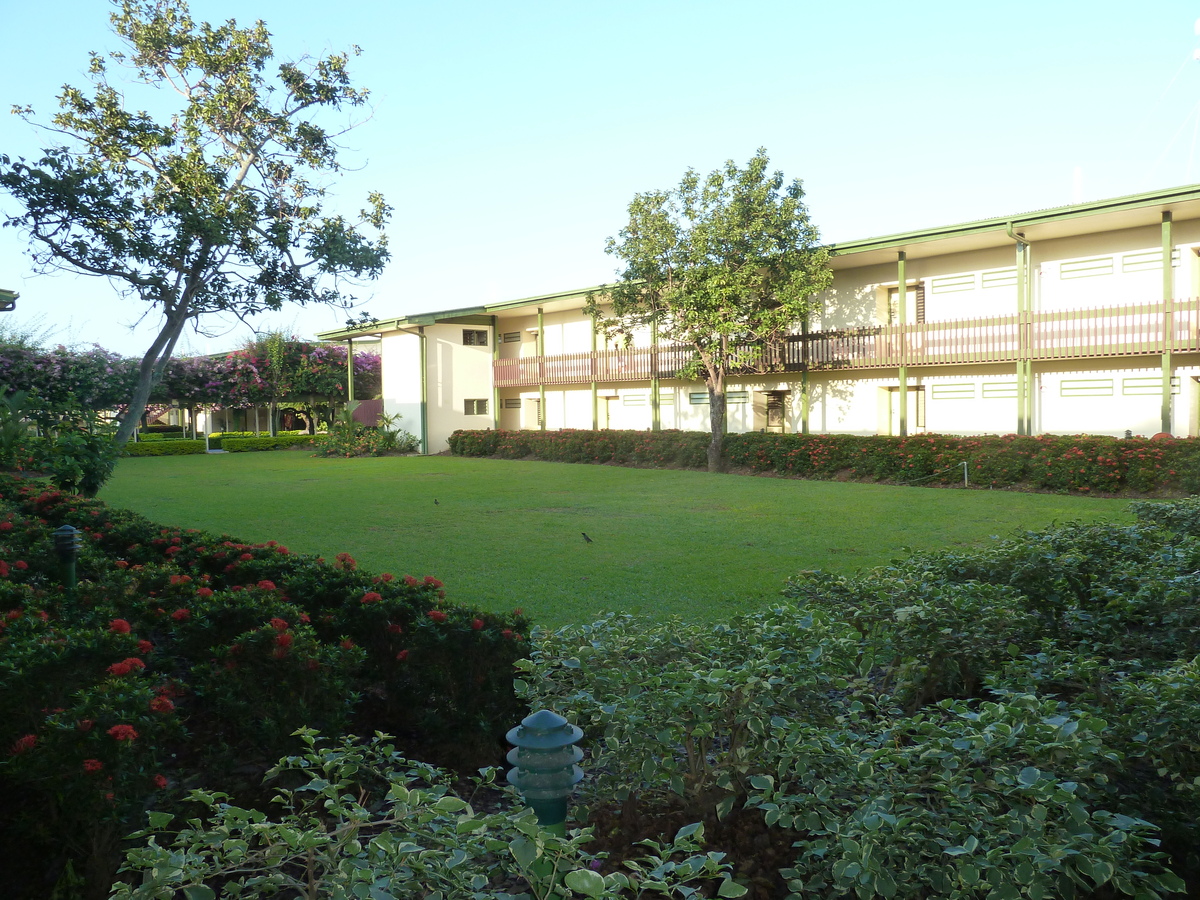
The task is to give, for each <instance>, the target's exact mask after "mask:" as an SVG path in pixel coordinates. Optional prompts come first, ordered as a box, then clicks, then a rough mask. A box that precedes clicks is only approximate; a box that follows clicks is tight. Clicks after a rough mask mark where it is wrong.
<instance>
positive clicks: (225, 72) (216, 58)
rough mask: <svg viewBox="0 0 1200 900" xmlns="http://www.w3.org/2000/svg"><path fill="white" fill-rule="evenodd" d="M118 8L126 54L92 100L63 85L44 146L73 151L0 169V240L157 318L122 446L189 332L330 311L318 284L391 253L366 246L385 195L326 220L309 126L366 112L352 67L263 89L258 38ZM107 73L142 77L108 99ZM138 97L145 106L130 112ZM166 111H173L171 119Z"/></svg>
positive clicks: (173, 0)
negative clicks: (198, 324)
mask: <svg viewBox="0 0 1200 900" xmlns="http://www.w3.org/2000/svg"><path fill="white" fill-rule="evenodd" d="M116 6H117V10H116V12H114V13H113V15H112V23H113V28H114V30H115V32H116V33H117V35H118V36H119V37H120V38H121V39H122V40H123V41H124V43H125V49H124V50H122V51H118V52H114V53H111V54H109V58H107V59H106V58H105V57H104V56H102V55H99V54H93V55H92V58H91V64H90V66H89V69H88V77H89V79H90V81H91V86H90V90H85V89H80V88H78V87H73V86H67V87H64V89H63V91H62V93H61V94H60V95H59V98H58V103H59V112H58V113H57V114H56V115H54V116H53V118H52V120H51V121H52V130H53V131H54V132H55V133H56V134H58V135H61V136H63V137H64V138H66V139H67V140H68V141H71V142H72V144H71V145H69V146H57V147H52V148H48V149H46V150H45V151H44V154H45V155H44V156H43V157H42V158H41V159H40V160H37V161H35V162H32V163H29V162H26V161H24V160H11V159H10V158H8V157H7V156H0V187H2V188H3V189H4V190H6V191H8V192H9V193H10V194H12V195H13V197H14V198H15V199H16V200H17V202H18V203H19V204H20V205H21V206H22V207H24V210H23V212H21V213H20V214H18V215H16V216H13V217H10V219H9V223H8V224H11V225H16V226H19V227H21V228H23V229H25V230H26V231H27V232H28V234H29V236H30V238H31V240H32V242H33V244H34V248H35V249H34V262H35V265H37V266H38V268H39V269H41V270H44V271H48V270H53V269H61V268H67V269H71V270H74V271H76V272H82V273H85V274H89V275H96V276H102V277H105V278H108V279H109V280H111V281H113V282H115V283H117V284H119V285H121V286H122V289H123V290H124V291H125V292H127V293H128V294H129V295H131V296H136V297H137V298H139V299H140V300H141V301H142V302H144V303H146V304H147V305H148V306H149V307H151V308H157V309H158V311H159V312H161V313H162V315H163V325H162V328H161V330H160V332H159V334H158V336H157V337H156V338H155V340H154V341H153V343H152V344H151V346H150V348H149V349H148V350H147V352H146V354H145V356H144V357H143V359H142V362H141V365H140V366H139V371H138V378H137V384H136V387H135V388H134V389H133V391H132V396H131V397H130V398H129V402H128V410H127V413H126V415H125V418H124V419H123V420H122V424H121V430H120V431H119V432H118V440H119V442H121V443H124V442H125V441H126V440H127V439H128V437H129V435H130V434H131V433H132V431H133V429H134V427H135V425H136V422H137V420H138V419H139V418H140V416H141V414H142V412H143V410H144V409H145V406H146V403H147V401H148V399H149V397H150V392H151V389H152V387H153V385H154V384H155V383H156V382H157V381H158V380H159V379H160V378H161V377H162V374H163V372H164V369H165V367H166V364H167V361H168V360H169V359H170V357H171V355H172V353H173V351H174V348H175V344H176V341H177V340H178V338H179V335H180V333H181V332H182V329H183V326H184V325H185V324H186V323H187V322H188V321H189V320H192V319H195V318H198V317H201V316H204V315H206V314H210V313H225V312H233V313H235V314H237V315H239V316H243V317H244V316H248V315H253V314H255V313H258V312H261V311H264V310H278V309H280V308H281V307H282V306H283V305H284V304H285V303H310V302H318V303H333V304H339V303H341V302H342V300H341V298H340V295H339V294H338V292H337V290H336V289H333V288H329V287H325V286H323V282H322V279H323V278H324V277H325V276H333V277H337V276H348V277H352V278H358V277H375V276H377V275H378V274H379V272H380V270H381V269H382V266H383V264H384V263H385V261H386V260H387V256H388V254H387V249H386V241H385V240H384V239H383V238H382V237H380V238H379V239H377V240H374V241H372V240H370V239H369V238H368V237H366V236H365V232H366V231H367V230H368V229H369V230H379V229H381V228H382V227H383V225H384V223H385V222H386V220H387V218H388V216H389V213H390V210H389V208H388V207H387V205H386V204H385V203H384V201H383V198H382V197H380V196H379V195H378V194H371V195H370V196H369V197H368V200H367V204H366V209H364V210H362V211H361V213H360V214H359V216H358V221H349V220H347V219H346V218H345V217H343V216H340V215H327V214H325V211H324V210H323V208H322V202H323V196H324V193H325V189H326V182H327V181H328V178H329V176H330V175H332V174H336V173H337V172H338V171H339V170H340V166H339V164H338V161H337V149H338V148H337V145H336V142H335V140H334V138H333V136H332V135H331V134H330V132H329V131H327V130H326V128H325V127H323V125H322V124H321V123H320V121H319V114H320V112H321V111H323V110H324V111H328V112H329V113H333V114H336V113H337V112H338V111H339V110H343V109H349V108H354V107H358V106H361V105H362V104H363V103H365V102H366V97H367V93H366V91H363V90H361V89H358V88H355V87H354V86H353V85H352V83H351V80H350V76H349V71H348V61H349V58H348V55H347V54H333V55H329V56H326V57H324V58H319V59H316V60H306V61H304V62H303V63H283V64H282V65H280V66H279V68H278V72H277V75H276V77H274V78H272V77H270V76H269V75H268V74H267V71H268V69H267V67H268V64H269V63H270V62H271V59H272V56H273V49H272V47H271V41H270V34H269V32H268V31H267V28H266V25H265V24H263V23H262V22H257V23H255V24H254V25H252V26H250V27H248V28H239V27H237V24H236V23H235V22H234V21H233V20H229V21H228V22H226V23H224V24H221V25H218V26H216V27H214V26H211V25H209V24H207V23H197V22H195V21H194V20H193V19H192V18H191V16H190V14H189V11H188V7H187V5H186V3H182V2H178V0H170V2H168V0H119V2H118V3H117V4H116ZM355 52H357V50H356V51H355ZM110 59H111V61H113V62H115V63H117V64H118V65H120V66H123V67H127V68H130V69H132V70H133V72H134V73H135V76H136V77H135V78H133V79H132V81H131V82H130V83H129V84H128V85H123V86H122V87H121V88H120V89H119V88H118V87H114V86H113V85H112V84H111V83H110V80H109V75H108V64H109V60H110ZM127 87H128V88H132V90H129V91H127V90H125V88H127ZM139 89H148V91H149V92H150V94H151V95H150V96H149V97H147V98H144V99H138V90H139ZM164 97H168V98H170V101H171V102H174V103H176V104H177V106H176V107H175V108H173V109H172V108H171V107H170V106H168V107H166V108H165V109H164V106H163V98H164ZM127 103H128V105H126V104H127ZM144 109H156V110H163V113H162V117H161V119H159V120H156V119H155V118H154V117H152V116H151V115H150V114H149V113H146V112H142V111H140V110H144ZM19 112H20V113H21V114H22V115H25V116H26V117H28V118H32V116H33V112H32V110H31V109H30V108H28V107H26V108H24V109H21V110H19ZM343 127H344V124H343V123H339V125H338V128H339V129H341V128H343Z"/></svg>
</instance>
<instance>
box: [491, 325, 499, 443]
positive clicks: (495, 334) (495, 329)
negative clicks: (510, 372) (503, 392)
mask: <svg viewBox="0 0 1200 900" xmlns="http://www.w3.org/2000/svg"><path fill="white" fill-rule="evenodd" d="M497 320H498V317H497V316H492V427H493V428H495V429H496V430H497V431H499V430H500V388H499V386H498V385H497V384H496V362H497V361H498V360H499V359H500V326H499V325H498V324H497Z"/></svg>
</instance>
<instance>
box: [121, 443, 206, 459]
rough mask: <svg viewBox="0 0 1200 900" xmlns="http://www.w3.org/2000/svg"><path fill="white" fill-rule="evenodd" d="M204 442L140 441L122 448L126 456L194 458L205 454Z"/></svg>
mask: <svg viewBox="0 0 1200 900" xmlns="http://www.w3.org/2000/svg"><path fill="white" fill-rule="evenodd" d="M205 451H206V448H205V446H204V441H185V440H174V441H138V442H137V443H136V444H135V443H132V442H130V443H128V444H126V445H125V446H124V447H122V448H121V452H122V453H124V454H125V455H126V456H192V455H194V454H197V453H204V452H205Z"/></svg>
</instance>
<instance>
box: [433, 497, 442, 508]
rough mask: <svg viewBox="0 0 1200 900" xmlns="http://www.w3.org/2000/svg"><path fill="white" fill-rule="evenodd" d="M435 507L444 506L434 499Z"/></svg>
mask: <svg viewBox="0 0 1200 900" xmlns="http://www.w3.org/2000/svg"><path fill="white" fill-rule="evenodd" d="M433 505H434V506H441V505H442V504H440V503H438V502H437V497H434V498H433Z"/></svg>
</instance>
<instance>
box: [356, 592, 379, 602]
mask: <svg viewBox="0 0 1200 900" xmlns="http://www.w3.org/2000/svg"><path fill="white" fill-rule="evenodd" d="M382 599H383V597H382V596H380V595H379V594H377V593H375V592H374V591H367V592H366V593H365V594H363V595H362V599H361V600H360V601H359V603H378V602H379V601H380V600H382Z"/></svg>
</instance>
